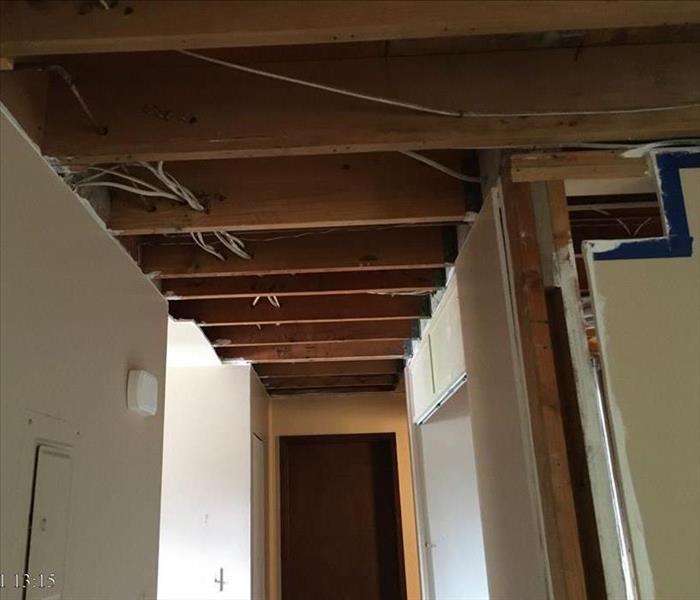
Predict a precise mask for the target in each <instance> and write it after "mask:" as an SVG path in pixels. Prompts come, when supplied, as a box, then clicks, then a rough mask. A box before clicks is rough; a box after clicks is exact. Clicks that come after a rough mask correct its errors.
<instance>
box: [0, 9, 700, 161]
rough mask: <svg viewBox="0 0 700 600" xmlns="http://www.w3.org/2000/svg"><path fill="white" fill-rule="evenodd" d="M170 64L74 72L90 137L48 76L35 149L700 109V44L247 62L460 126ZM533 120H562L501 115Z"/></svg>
mask: <svg viewBox="0 0 700 600" xmlns="http://www.w3.org/2000/svg"><path fill="white" fill-rule="evenodd" d="M567 4H568V3H567ZM521 10H522V9H521ZM179 58H180V59H181V64H182V67H179V68H170V69H154V68H152V67H150V68H149V63H148V61H147V60H144V61H142V62H143V64H142V65H137V66H134V65H133V63H129V65H130V66H129V67H128V68H127V67H126V66H124V67H119V66H116V67H114V68H111V69H104V68H90V67H89V66H88V65H83V67H82V69H81V68H78V67H76V71H75V73H72V75H73V76H74V77H75V78H76V79H78V78H80V82H81V92H82V94H83V95H84V97H85V98H87V99H88V102H89V103H90V106H91V109H92V110H93V112H94V113H95V114H96V115H97V118H98V119H99V120H100V121H101V122H104V123H105V124H106V126H107V127H108V128H109V132H108V133H107V135H98V134H96V133H95V131H94V129H93V128H92V127H90V126H89V123H87V122H86V119H85V116H84V114H83V113H82V111H81V110H80V107H79V106H78V105H77V103H76V102H75V98H73V97H72V95H71V94H70V91H69V90H68V89H66V86H65V85H61V84H62V82H60V81H53V82H52V89H51V92H50V94H51V97H50V102H49V106H48V108H49V110H48V114H47V123H46V128H45V129H46V134H45V139H44V144H43V146H42V150H43V152H44V153H45V154H46V155H49V156H53V157H57V158H59V159H60V160H61V161H63V162H64V163H67V164H70V163H73V164H84V163H100V162H102V163H104V162H125V161H126V162H128V161H133V160H165V161H172V160H187V159H207V158H236V157H256V156H258V157H261V156H283V155H300V154H333V153H339V154H348V153H357V152H377V151H390V150H408V149H412V150H420V149H427V148H483V147H509V146H518V145H550V146H551V145H556V144H560V143H576V142H585V141H600V140H648V139H659V138H667V137H679V136H692V135H700V107H698V106H697V104H696V105H694V106H691V107H687V108H681V109H677V110H667V111H659V112H654V113H647V112H641V113H634V112H633V113H619V112H617V113H615V112H613V113H607V114H566V113H571V112H573V113H575V112H576V111H584V112H585V111H592V110H593V111H606V110H610V111H616V110H618V111H619V110H626V109H637V108H644V107H658V106H669V105H671V106H676V105H685V104H687V103H697V102H698V97H697V90H698V89H699V88H700V72H699V70H698V69H697V68H696V65H697V64H698V63H700V44H698V43H678V44H649V45H631V46H600V47H592V48H586V49H584V50H583V51H581V52H578V50H576V49H573V48H557V49H542V50H526V51H506V52H486V53H474V54H462V55H435V56H408V57H390V58H371V59H349V60H337V61H333V60H326V61H323V60H321V61H299V62H287V63H285V62H280V63H270V64H267V65H265V64H263V65H256V66H258V67H261V68H263V69H267V70H269V71H272V72H275V73H278V74H282V75H288V76H292V77H295V76H296V77H301V78H303V79H306V80H310V81H314V82H318V83H323V84H329V85H335V86H339V87H343V88H346V89H351V90H356V91H359V92H363V93H367V94H373V95H377V96H383V97H388V98H395V99H398V100H402V101H405V102H414V103H419V104H422V105H426V106H430V107H436V108H440V109H446V110H453V111H459V110H462V111H464V112H465V114H466V115H467V116H463V117H461V118H459V117H451V116H439V115H432V114H426V113H423V112H418V111H415V110H410V109H405V108H399V107H391V106H386V105H383V104H377V103H374V102H369V101H364V100H360V99H356V98H348V97H345V96H339V95H337V94H333V93H329V92H324V91H320V90H315V89H309V88H306V87H301V86H298V85H294V84H290V83H286V82H280V81H272V80H270V79H267V78H263V77H259V76H255V75H249V74H245V73H239V72H236V71H233V70H231V69H226V68H224V67H221V66H218V65H210V64H208V63H203V62H201V61H199V60H197V59H195V58H192V57H187V56H181V57H179ZM502 73H508V77H502V76H500V75H499V74H502ZM15 74H16V73H13V72H7V73H3V74H2V75H3V76H8V77H11V76H13V75H15ZM183 82H186V84H185V85H183ZM543 89H546V90H547V93H546V94H543V93H542V90H543ZM470 112H477V113H478V112H482V113H486V114H491V115H494V116H491V117H475V116H468V113H470ZM533 112H534V113H540V112H555V113H565V114H560V115H548V116H500V115H502V114H511V115H512V114H518V115H520V114H522V113H528V114H529V113H533Z"/></svg>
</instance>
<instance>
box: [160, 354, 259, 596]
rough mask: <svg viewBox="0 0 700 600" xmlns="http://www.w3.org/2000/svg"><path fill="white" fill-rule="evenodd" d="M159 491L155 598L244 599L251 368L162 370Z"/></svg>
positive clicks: (248, 546) (247, 559) (247, 593)
mask: <svg viewBox="0 0 700 600" xmlns="http://www.w3.org/2000/svg"><path fill="white" fill-rule="evenodd" d="M162 493H163V504H162V511H161V530H160V562H159V569H158V597H159V598H162V599H163V600H192V598H221V599H222V600H246V599H248V598H250V595H251V590H250V586H251V575H250V573H251V559H250V550H251V541H250V540H251V525H250V524H251V504H250V502H251V440H250V366H248V365H240V366H238V365H225V366H218V367H184V368H174V369H168V372H167V380H166V413H165V441H164V446H163V492H162ZM222 569H223V578H224V582H225V583H224V585H223V589H221V584H220V583H219V582H217V581H216V580H217V579H218V580H219V581H220V575H221V570H222Z"/></svg>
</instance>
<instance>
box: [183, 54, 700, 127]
mask: <svg viewBox="0 0 700 600" xmlns="http://www.w3.org/2000/svg"><path fill="white" fill-rule="evenodd" d="M177 52H179V53H180V54H184V55H186V56H190V57H192V58H197V59H199V60H203V61H205V62H209V63H213V64H215V65H220V66H222V67H227V68H229V69H235V70H237V71H242V72H244V73H250V74H252V75H259V76H261V77H267V78H268V79H276V80H278V81H285V82H287V83H294V84H296V85H302V86H304V87H309V88H314V89H317V90H323V91H325V92H331V93H334V94H340V95H342V96H350V97H351V98H358V99H360V100H368V101H370V102H377V103H379V104H387V105H389V106H398V107H399V108H406V109H409V110H414V111H417V112H423V113H428V114H433V115H439V116H443V117H455V118H463V117H472V118H521V117H567V116H587V115H611V114H633V113H650V112H663V111H669V110H679V109H683V108H693V107H698V106H700V100H695V101H692V102H685V103H679V104H669V105H664V106H650V107H638V108H616V109H615V108H614V109H601V110H565V111H530V112H516V113H511V112H488V113H487V112H478V111H465V110H443V109H440V108H433V107H430V106H425V105H423V104H417V103H414V102H404V101H401V100H393V99H391V98H385V97H383V96H374V95H370V94H363V93H360V92H354V91H352V90H347V89H344V88H339V87H335V86H330V85H324V84H321V83H315V82H313V81H308V80H305V79H298V78H296V77H288V76H286V75H279V74H277V73H272V72H270V71H263V70H262V69H255V68H253V67H246V66H245V65H241V64H239V63H234V62H230V61H227V60H221V59H219V58H214V57H212V56H207V55H205V54H200V53H199V52H192V51H191V50H177Z"/></svg>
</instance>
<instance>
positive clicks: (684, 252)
mask: <svg viewBox="0 0 700 600" xmlns="http://www.w3.org/2000/svg"><path fill="white" fill-rule="evenodd" d="M653 160H654V163H655V167H656V173H657V176H658V178H659V194H660V198H659V200H660V202H661V209H662V211H663V214H664V218H665V220H666V231H667V232H668V233H667V235H666V236H665V237H660V238H647V239H640V240H621V241H619V242H616V243H615V244H614V247H612V248H610V247H609V246H610V242H605V245H607V246H608V248H609V249H607V250H601V251H599V252H596V251H595V247H596V245H599V246H602V245H603V244H602V243H601V244H599V243H597V242H590V243H591V244H592V246H593V249H594V251H593V258H594V260H625V259H631V258H674V257H683V256H692V255H693V238H692V236H691V235H690V230H689V229H688V217H687V215H686V212H685V201H684V199H683V188H682V186H681V177H680V173H679V170H680V169H693V168H695V169H697V168H700V150H695V149H693V150H677V151H669V152H658V153H656V154H654V155H653Z"/></svg>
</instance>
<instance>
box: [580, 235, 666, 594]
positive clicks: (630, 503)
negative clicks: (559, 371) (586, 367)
mask: <svg viewBox="0 0 700 600" xmlns="http://www.w3.org/2000/svg"><path fill="white" fill-rule="evenodd" d="M583 256H584V264H585V267H586V274H587V276H588V285H589V289H590V295H591V304H592V309H593V315H594V319H595V326H596V332H597V334H598V340H599V343H600V353H601V359H602V360H601V364H602V371H603V382H604V386H605V390H606V392H607V394H606V395H607V398H606V399H605V400H604V401H605V402H606V404H607V406H608V409H609V411H610V419H611V421H612V422H611V423H610V429H611V431H610V432H609V433H610V435H611V436H612V438H613V439H612V440H610V441H611V443H613V444H614V445H615V457H616V459H617V463H618V464H617V470H618V473H619V476H620V478H621V479H622V481H621V482H620V485H621V487H622V489H621V490H620V491H621V493H622V494H623V495H624V499H623V500H622V501H623V502H624V512H623V513H622V514H623V515H624V517H623V518H625V519H626V521H627V522H626V524H625V525H626V526H627V530H628V531H629V535H630V538H631V539H630V544H631V545H632V547H631V548H630V553H631V557H630V558H631V560H632V566H633V568H634V577H635V578H636V580H637V583H638V585H639V589H638V590H637V593H638V594H639V593H641V594H642V595H643V597H645V598H647V597H648V598H653V597H655V592H654V577H653V573H652V570H651V562H650V560H649V552H648V550H647V546H646V536H645V533H644V523H643V521H642V515H641V511H640V509H639V503H638V501H637V495H636V493H635V489H634V482H633V481H632V471H631V467H630V463H629V459H628V456H627V446H626V432H625V426H624V423H623V420H622V416H621V412H620V408H619V405H618V403H617V401H616V398H617V395H616V389H615V385H614V383H613V381H612V378H611V377H610V373H609V369H608V365H610V358H609V357H608V356H607V354H608V351H609V350H608V349H609V338H608V335H607V330H606V328H605V300H606V299H605V296H603V295H602V294H601V293H600V291H599V289H598V279H597V274H596V272H595V269H596V268H598V267H597V266H596V263H595V261H596V256H595V254H594V248H593V245H592V244H584V248H583ZM620 508H621V507H620Z"/></svg>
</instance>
